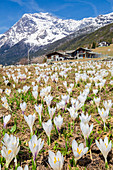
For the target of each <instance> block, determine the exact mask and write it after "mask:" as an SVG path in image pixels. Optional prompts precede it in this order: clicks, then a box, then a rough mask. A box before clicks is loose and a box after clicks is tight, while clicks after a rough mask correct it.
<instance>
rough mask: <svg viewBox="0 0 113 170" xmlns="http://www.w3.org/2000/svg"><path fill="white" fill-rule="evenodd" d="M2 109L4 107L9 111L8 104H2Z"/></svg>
mask: <svg viewBox="0 0 113 170" xmlns="http://www.w3.org/2000/svg"><path fill="white" fill-rule="evenodd" d="M2 106H3V107H5V108H6V109H7V110H8V109H10V107H9V104H8V103H7V102H5V103H4V104H2Z"/></svg>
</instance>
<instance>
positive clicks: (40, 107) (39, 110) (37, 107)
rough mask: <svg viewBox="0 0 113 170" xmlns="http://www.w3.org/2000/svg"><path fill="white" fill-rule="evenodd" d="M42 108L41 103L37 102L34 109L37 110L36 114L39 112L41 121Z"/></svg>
mask: <svg viewBox="0 0 113 170" xmlns="http://www.w3.org/2000/svg"><path fill="white" fill-rule="evenodd" d="M42 109H43V106H42V104H39V105H38V106H36V105H35V110H36V112H38V114H39V118H40V121H41V113H42Z"/></svg>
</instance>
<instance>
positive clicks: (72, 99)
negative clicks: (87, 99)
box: [71, 98, 77, 107]
mask: <svg viewBox="0 0 113 170" xmlns="http://www.w3.org/2000/svg"><path fill="white" fill-rule="evenodd" d="M76 102H77V100H76V99H74V98H71V104H72V107H74V105H75V103H76Z"/></svg>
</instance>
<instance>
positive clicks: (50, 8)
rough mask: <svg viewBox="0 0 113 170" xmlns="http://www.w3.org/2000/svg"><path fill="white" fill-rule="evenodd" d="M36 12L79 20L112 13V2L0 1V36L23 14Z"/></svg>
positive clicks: (89, 0) (63, 0)
mask: <svg viewBox="0 0 113 170" xmlns="http://www.w3.org/2000/svg"><path fill="white" fill-rule="evenodd" d="M36 12H49V13H51V14H53V15H54V16H57V17H59V18H62V19H75V20H79V19H82V18H86V17H96V16H98V15H100V14H107V13H110V12H113V0H0V34H1V33H4V32H5V31H7V30H8V29H9V28H10V27H11V26H13V25H14V24H15V23H16V22H17V21H18V20H19V19H20V18H21V17H22V15H23V14H25V13H36Z"/></svg>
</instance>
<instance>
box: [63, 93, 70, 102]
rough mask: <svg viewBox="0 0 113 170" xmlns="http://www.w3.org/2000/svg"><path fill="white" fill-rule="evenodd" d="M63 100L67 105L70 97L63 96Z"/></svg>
mask: <svg viewBox="0 0 113 170" xmlns="http://www.w3.org/2000/svg"><path fill="white" fill-rule="evenodd" d="M61 98H62V100H63V101H65V104H67V103H69V98H70V97H69V95H64V96H63V95H61Z"/></svg>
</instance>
